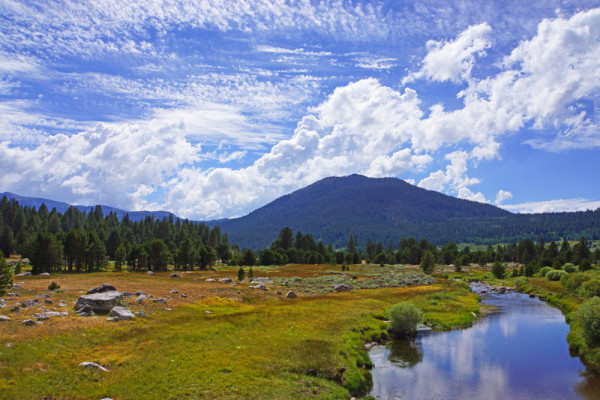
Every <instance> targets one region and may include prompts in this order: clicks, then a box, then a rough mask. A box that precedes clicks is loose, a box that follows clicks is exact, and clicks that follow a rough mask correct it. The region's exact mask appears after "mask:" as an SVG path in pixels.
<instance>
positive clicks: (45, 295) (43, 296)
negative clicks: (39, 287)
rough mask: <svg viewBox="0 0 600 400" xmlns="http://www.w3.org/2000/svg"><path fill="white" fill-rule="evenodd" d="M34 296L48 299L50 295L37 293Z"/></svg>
mask: <svg viewBox="0 0 600 400" xmlns="http://www.w3.org/2000/svg"><path fill="white" fill-rule="evenodd" d="M35 297H37V298H38V299H49V298H50V295H49V294H38V295H36V296H35Z"/></svg>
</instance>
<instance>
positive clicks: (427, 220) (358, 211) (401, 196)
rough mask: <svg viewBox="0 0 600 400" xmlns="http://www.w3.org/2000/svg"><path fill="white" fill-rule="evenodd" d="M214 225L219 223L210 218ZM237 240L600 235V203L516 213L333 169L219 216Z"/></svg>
mask: <svg viewBox="0 0 600 400" xmlns="http://www.w3.org/2000/svg"><path fill="white" fill-rule="evenodd" d="M207 224H208V225H209V226H214V225H217V224H216V223H215V221H208V222H207ZM218 225H219V226H220V227H221V231H222V232H224V233H227V234H228V235H229V239H230V240H231V242H232V243H238V244H239V245H240V246H242V247H248V248H253V249H259V248H265V247H268V246H269V245H270V244H271V243H272V242H273V240H274V239H275V238H276V237H277V235H278V233H279V231H280V229H281V228H282V227H285V226H288V227H290V228H291V229H292V230H293V231H294V233H297V232H299V231H300V232H302V233H304V234H307V233H310V234H312V235H313V236H314V237H315V239H316V240H322V241H323V242H324V243H326V244H327V243H332V244H334V246H335V247H337V248H341V247H345V246H346V243H347V240H348V238H349V236H350V234H351V233H353V234H356V235H358V240H359V243H361V244H362V245H364V243H365V242H366V241H368V240H371V241H381V242H382V243H384V245H385V244H387V243H391V244H392V245H393V246H397V245H398V242H399V241H400V239H402V238H405V237H415V238H417V239H421V238H426V239H428V240H430V241H432V242H434V243H437V244H443V243H445V242H449V241H454V242H456V243H461V242H470V243H499V242H512V241H517V240H521V239H523V238H529V239H533V240H537V239H538V238H539V237H540V236H545V237H546V239H547V240H558V239H559V238H561V237H570V238H572V239H579V236H580V235H585V236H586V237H588V238H600V210H597V211H595V212H591V211H588V212H576V213H555V214H527V215H522V214H512V213H510V212H508V211H506V210H503V209H501V208H498V207H496V206H493V205H490V204H484V203H478V202H474V201H469V200H463V199H458V198H455V197H451V196H447V195H444V194H442V193H439V192H434V191H430V190H426V189H422V188H419V187H417V186H414V185H411V184H409V183H407V182H404V181H402V180H400V179H396V178H368V177H365V176H361V175H350V176H346V177H330V178H325V179H322V180H320V181H318V182H315V183H314V184H312V185H309V186H307V187H305V188H303V189H299V190H297V191H295V192H293V193H290V194H288V195H285V196H282V197H280V198H278V199H276V200H274V201H272V202H271V203H269V204H267V205H265V206H263V207H260V208H258V209H257V210H255V211H253V212H251V213H250V214H248V215H246V216H244V217H240V218H235V219H230V220H219V221H218Z"/></svg>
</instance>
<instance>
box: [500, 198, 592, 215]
mask: <svg viewBox="0 0 600 400" xmlns="http://www.w3.org/2000/svg"><path fill="white" fill-rule="evenodd" d="M500 207H502V208H504V209H506V210H508V211H511V212H517V213H521V214H533V213H545V212H564V211H587V210H596V209H598V208H600V201H597V200H588V199H561V200H548V201H534V202H529V203H521V204H510V205H508V204H503V205H501V206H500Z"/></svg>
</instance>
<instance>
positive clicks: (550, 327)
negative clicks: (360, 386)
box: [369, 284, 600, 400]
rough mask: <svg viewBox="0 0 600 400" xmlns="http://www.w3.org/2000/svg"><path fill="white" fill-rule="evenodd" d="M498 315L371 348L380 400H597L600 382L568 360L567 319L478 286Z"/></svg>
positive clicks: (523, 298)
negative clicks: (459, 328) (463, 326)
mask: <svg viewBox="0 0 600 400" xmlns="http://www.w3.org/2000/svg"><path fill="white" fill-rule="evenodd" d="M472 288H473V290H474V291H475V292H476V293H481V292H483V291H486V293H481V294H480V296H481V298H482V303H485V304H490V305H494V306H497V307H498V308H497V312H495V313H492V314H490V315H486V316H484V317H482V318H480V319H479V320H478V321H477V322H476V323H475V324H474V325H473V326H472V327H470V328H467V329H462V330H456V331H451V332H434V331H429V332H420V333H419V334H418V335H417V337H416V338H415V339H412V340H394V341H391V342H389V343H387V344H385V345H378V346H375V347H373V348H372V349H371V350H370V352H369V356H370V357H371V360H372V362H373V365H374V367H373V370H372V374H373V390H372V391H371V393H370V395H371V396H373V397H375V398H376V399H417V400H418V399H463V400H464V399H545V400H549V399H561V400H564V399H600V376H599V375H598V374H596V373H593V372H590V371H588V370H587V369H586V367H585V366H584V365H583V364H582V363H581V362H580V360H579V359H578V358H576V357H571V356H570V355H569V346H568V345H567V340H566V337H567V334H568V333H569V326H568V325H567V324H566V323H565V319H564V316H563V315H562V313H561V312H560V311H559V310H557V309H555V308H552V307H551V306H549V305H547V304H546V303H544V302H543V301H541V300H539V299H537V298H530V297H529V296H528V295H526V294H522V293H516V292H513V291H507V292H506V293H503V294H500V293H494V292H490V290H489V289H488V288H487V287H485V286H483V285H481V284H473V285H472Z"/></svg>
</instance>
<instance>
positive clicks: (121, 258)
mask: <svg viewBox="0 0 600 400" xmlns="http://www.w3.org/2000/svg"><path fill="white" fill-rule="evenodd" d="M126 259H127V250H126V249H125V246H123V243H121V244H120V245H119V247H117V250H116V251H115V271H120V270H121V266H122V265H123V263H125V260H126Z"/></svg>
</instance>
